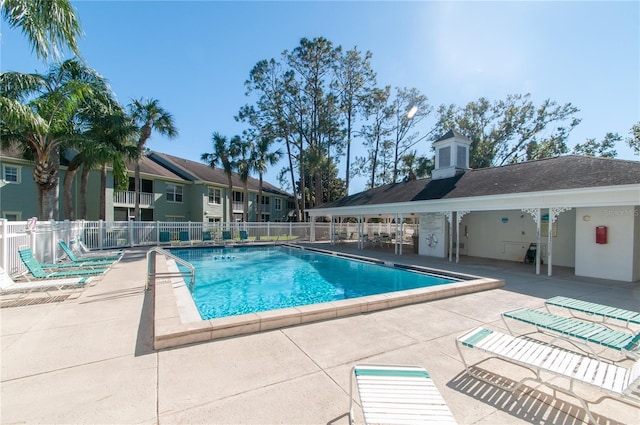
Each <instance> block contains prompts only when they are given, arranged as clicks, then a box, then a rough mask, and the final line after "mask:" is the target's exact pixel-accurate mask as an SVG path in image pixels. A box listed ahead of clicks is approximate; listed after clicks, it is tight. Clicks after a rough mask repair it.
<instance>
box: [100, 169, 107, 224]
mask: <svg viewBox="0 0 640 425" xmlns="http://www.w3.org/2000/svg"><path fill="white" fill-rule="evenodd" d="M106 216H107V164H106V163H105V164H102V169H101V170H100V220H106Z"/></svg>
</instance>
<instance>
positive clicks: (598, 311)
mask: <svg viewBox="0 0 640 425" xmlns="http://www.w3.org/2000/svg"><path fill="white" fill-rule="evenodd" d="M544 305H545V307H546V308H547V311H548V312H549V313H551V310H550V309H549V306H555V307H560V308H564V309H566V310H568V311H569V314H571V316H573V317H578V316H576V314H575V313H576V312H579V313H583V314H582V315H581V316H580V318H582V317H583V316H584V315H587V316H588V317H589V318H596V319H598V320H599V321H601V322H602V323H610V324H611V325H614V326H616V325H618V323H617V322H622V324H624V327H626V328H630V326H631V325H640V312H637V311H631V310H624V309H621V308H617V307H612V306H608V305H603V304H596V303H592V302H589V301H582V300H578V299H575V298H568V297H553V298H549V299H548V300H546V301H545V304H544Z"/></svg>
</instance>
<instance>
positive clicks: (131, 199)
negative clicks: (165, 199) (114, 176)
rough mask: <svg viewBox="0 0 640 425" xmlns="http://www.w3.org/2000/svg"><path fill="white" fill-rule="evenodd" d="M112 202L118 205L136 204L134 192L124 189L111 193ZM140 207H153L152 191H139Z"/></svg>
mask: <svg viewBox="0 0 640 425" xmlns="http://www.w3.org/2000/svg"><path fill="white" fill-rule="evenodd" d="M113 204H114V205H115V206H118V207H133V206H135V204H136V192H134V191H131V190H125V191H122V192H116V193H114V194H113ZM140 207H142V208H150V207H153V193H146V192H141V193H140Z"/></svg>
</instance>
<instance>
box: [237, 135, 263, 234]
mask: <svg viewBox="0 0 640 425" xmlns="http://www.w3.org/2000/svg"><path fill="white" fill-rule="evenodd" d="M252 147H253V144H252V143H251V142H249V141H247V140H242V139H240V141H239V142H238V144H237V146H236V149H237V157H238V161H237V164H236V166H237V169H238V176H239V177H240V181H242V221H244V222H245V223H246V222H247V221H249V174H251V171H252V170H253V168H252V164H251V154H250V151H251V150H252ZM258 202H259V200H258Z"/></svg>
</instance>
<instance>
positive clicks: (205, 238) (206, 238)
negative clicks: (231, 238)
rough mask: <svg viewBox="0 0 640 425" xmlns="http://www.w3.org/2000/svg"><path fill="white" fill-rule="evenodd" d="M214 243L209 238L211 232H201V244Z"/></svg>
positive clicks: (210, 237)
mask: <svg viewBox="0 0 640 425" xmlns="http://www.w3.org/2000/svg"><path fill="white" fill-rule="evenodd" d="M214 242H215V241H214V240H213V237H212V236H211V231H210V230H203V231H202V243H203V244H209V243H214Z"/></svg>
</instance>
